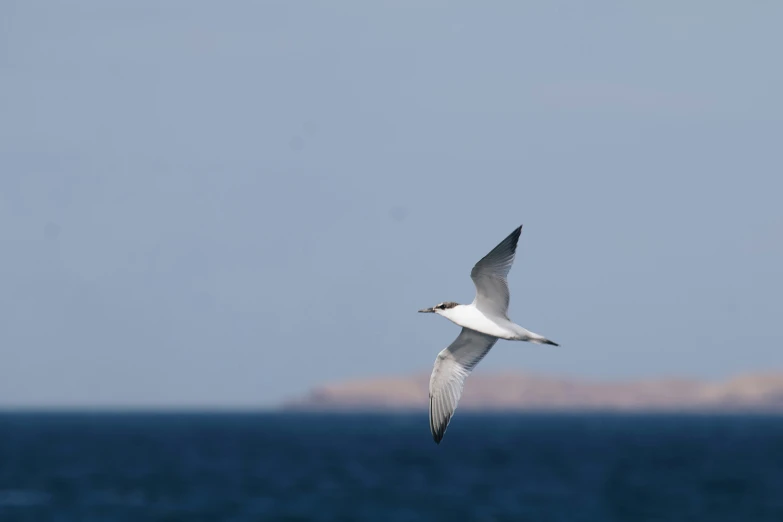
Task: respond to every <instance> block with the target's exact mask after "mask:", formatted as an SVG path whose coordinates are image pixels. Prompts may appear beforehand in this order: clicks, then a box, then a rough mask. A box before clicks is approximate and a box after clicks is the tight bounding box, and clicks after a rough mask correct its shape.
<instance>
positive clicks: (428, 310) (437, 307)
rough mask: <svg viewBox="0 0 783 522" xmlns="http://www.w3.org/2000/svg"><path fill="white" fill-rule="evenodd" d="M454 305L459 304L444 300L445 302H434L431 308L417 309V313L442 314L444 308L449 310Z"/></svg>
mask: <svg viewBox="0 0 783 522" xmlns="http://www.w3.org/2000/svg"><path fill="white" fill-rule="evenodd" d="M455 306H459V304H457V303H455V302H453V301H446V302H445V303H439V304H436V305H435V306H433V307H432V308H424V309H422V310H419V313H422V314H438V315H443V314H444V312H445V311H446V310H451V309H452V308H454V307H455ZM446 313H448V312H446Z"/></svg>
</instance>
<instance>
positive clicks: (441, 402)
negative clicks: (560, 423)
mask: <svg viewBox="0 0 783 522" xmlns="http://www.w3.org/2000/svg"><path fill="white" fill-rule="evenodd" d="M520 234H522V225H520V226H519V227H518V228H517V229H516V230H514V231H513V232H512V233H511V234H509V236H508V237H507V238H506V239H504V240H503V241H501V242H500V244H498V246H496V247H495V248H493V249H492V251H491V252H490V253H489V254H487V255H486V256H484V257H483V258H482V259H481V260H480V261H479V262H478V263H476V265H475V266H474V267H473V270H471V272H470V277H471V279H473V284H474V285H476V298H475V299H474V300H473V302H472V303H471V304H469V305H461V304H457V303H454V302H451V301H447V302H444V303H440V304H437V305H435V306H433V307H432V308H425V309H424V310H419V312H422V313H436V314H438V315H441V316H443V317H445V318H446V319H448V320H449V321H451V322H453V323H455V324H457V325H458V326H461V327H462V331H461V332H460V333H459V335H458V336H457V338H456V339H454V342H453V343H451V344H450V345H449V346H448V347H447V348H445V349H443V350H442V351H441V352H440V353H439V354H438V357H437V358H436V359H435V367H434V368H433V369H432V375H431V376H430V431H431V432H432V437H433V439H435V442H436V443H437V444H440V441H441V440H442V439H443V435H444V434H445V433H446V428H447V427H448V425H449V422H450V421H451V417H452V416H453V415H454V410H456V409H457V403H458V402H459V398H460V396H461V395H462V387H463V385H464V383H465V377H467V376H468V375H469V374H470V372H471V371H472V370H473V368H475V367H476V365H477V364H478V363H479V361H481V359H483V358H484V356H485V355H487V353H488V352H489V350H490V348H492V346H494V344H495V343H496V342H497V340H498V339H506V340H508V341H528V342H531V343H537V344H552V345H554V346H559V345H558V344H557V343H555V342H552V341H550V340H549V339H547V338H546V337H544V336H542V335H538V334H536V333H533V332H531V331H528V330H526V329H524V328H522V327H521V326H519V325H518V324H515V323H514V322H512V321H511V320H510V319H509V318H508V315H507V314H508V301H509V291H508V282H507V280H506V278H507V277H508V272H509V270H511V265H512V264H513V263H514V255H515V254H516V250H517V242H518V241H519V236H520Z"/></svg>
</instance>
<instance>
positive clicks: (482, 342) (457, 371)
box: [430, 328, 497, 444]
mask: <svg viewBox="0 0 783 522" xmlns="http://www.w3.org/2000/svg"><path fill="white" fill-rule="evenodd" d="M496 342H497V338H496V337H492V336H490V335H485V334H483V333H480V332H477V331H475V330H470V329H469V328H463V329H462V331H461V332H460V334H459V335H458V336H457V338H456V339H454V342H453V343H451V344H450V345H449V346H448V347H447V348H445V349H443V350H442V351H441V352H440V353H439V354H438V357H437V358H436V359H435V367H434V368H433V369H432V375H431V376H430V431H431V432H432V438H433V439H435V442H436V443H438V444H440V441H441V439H443V435H444V434H445V433H446V428H447V427H448V425H449V422H450V421H451V417H452V416H453V415H454V410H456V409H457V403H458V402H459V398H460V396H461V395H462V387H463V385H464V383H465V377H467V376H468V375H470V372H471V371H472V370H473V368H475V367H476V365H477V364H478V363H479V361H480V360H481V359H482V358H483V357H484V356H485V355H486V354H487V352H489V349H490V348H492V346H493V345H494V344H495V343H496Z"/></svg>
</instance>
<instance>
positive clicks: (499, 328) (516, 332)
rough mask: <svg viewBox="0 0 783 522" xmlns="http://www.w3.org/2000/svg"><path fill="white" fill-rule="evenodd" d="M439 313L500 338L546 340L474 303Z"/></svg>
mask: <svg viewBox="0 0 783 522" xmlns="http://www.w3.org/2000/svg"><path fill="white" fill-rule="evenodd" d="M439 315H442V316H443V317H445V318H446V319H448V320H449V321H451V322H452V323H454V324H456V325H458V326H461V327H463V328H469V329H470V330H475V331H477V332H480V333H483V334H487V335H490V336H492V337H497V338H498V339H505V340H507V341H531V342H536V341H537V340H538V339H539V338H540V339H541V340H544V338H543V337H541V336H540V335H537V334H534V333H533V332H530V331H528V330H525V329H524V328H522V327H521V326H519V325H518V324H516V323H514V322H512V321H511V320H509V319H508V318H507V317H493V316H492V315H489V314H485V313H484V312H482V311H481V310H479V309H478V308H477V307H476V305H475V304H474V303H471V304H469V305H457V306H455V307H454V308H449V309H446V310H443V312H441V313H440V314H439Z"/></svg>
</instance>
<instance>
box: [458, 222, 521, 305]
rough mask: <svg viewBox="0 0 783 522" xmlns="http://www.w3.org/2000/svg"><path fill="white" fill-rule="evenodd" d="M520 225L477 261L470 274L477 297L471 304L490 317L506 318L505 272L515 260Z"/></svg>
mask: <svg viewBox="0 0 783 522" xmlns="http://www.w3.org/2000/svg"><path fill="white" fill-rule="evenodd" d="M520 234H522V225H520V226H519V227H518V228H517V229H516V230H514V231H513V232H512V233H511V234H509V236H508V237H507V238H506V239H504V240H503V241H501V242H500V244H498V246H496V247H495V248H493V249H492V251H491V252H490V253H489V254H487V255H485V256H484V257H483V258H481V260H480V261H479V262H478V263H476V265H475V266H474V267H473V270H471V271H470V278H471V279H473V284H474V285H476V299H475V300H474V301H473V304H474V305H475V306H476V308H478V309H479V311H481V312H482V313H484V314H486V315H490V316H493V317H503V318H507V315H506V314H507V313H508V301H509V292H508V281H507V280H506V278H507V277H508V272H509V270H511V265H512V264H513V263H514V256H515V254H516V251H517V243H518V242H519V236H520Z"/></svg>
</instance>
